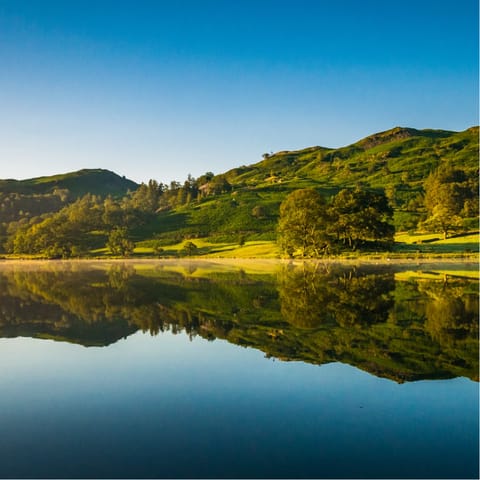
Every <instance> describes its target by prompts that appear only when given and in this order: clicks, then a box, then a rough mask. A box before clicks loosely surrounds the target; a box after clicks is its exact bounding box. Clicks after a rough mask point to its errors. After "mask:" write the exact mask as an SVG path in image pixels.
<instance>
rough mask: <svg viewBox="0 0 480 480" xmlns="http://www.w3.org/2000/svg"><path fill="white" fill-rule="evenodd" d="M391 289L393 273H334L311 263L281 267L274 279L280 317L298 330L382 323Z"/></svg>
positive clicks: (386, 315) (388, 303) (389, 304)
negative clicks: (326, 325)
mask: <svg viewBox="0 0 480 480" xmlns="http://www.w3.org/2000/svg"><path fill="white" fill-rule="evenodd" d="M394 288H395V280H394V275H393V273H384V274H370V275H367V274H366V273H365V272H361V271H357V270H355V269H351V270H348V271H344V272H338V271H332V270H331V269H329V268H328V267H321V266H319V265H318V264H311V263H304V264H302V265H301V266H300V267H298V268H292V267H285V268H283V269H282V270H281V272H280V274H279V276H278V291H279V298H280V304H281V312H282V315H283V317H284V318H285V320H286V321H288V322H289V323H290V324H292V325H295V326H297V327H301V328H316V327H318V326H320V325H322V324H323V325H325V324H331V323H332V322H336V323H337V324H339V325H342V326H347V325H370V324H373V323H379V322H385V321H386V320H387V318H388V312H389V310H390V308H391V307H392V306H393V296H392V292H393V290H394Z"/></svg>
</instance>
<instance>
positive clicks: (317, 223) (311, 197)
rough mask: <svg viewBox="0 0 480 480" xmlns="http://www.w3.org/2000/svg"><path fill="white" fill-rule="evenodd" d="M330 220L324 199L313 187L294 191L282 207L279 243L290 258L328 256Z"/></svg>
mask: <svg viewBox="0 0 480 480" xmlns="http://www.w3.org/2000/svg"><path fill="white" fill-rule="evenodd" d="M328 221H329V217H328V212H327V208H326V205H325V201H324V199H323V197H322V196H321V195H320V194H319V193H318V192H317V191H315V190H313V189H311V188H305V189H301V190H295V191H294V192H292V193H290V194H289V195H288V196H287V198H286V199H285V200H284V201H283V202H282V204H281V205H280V219H279V223H278V242H279V244H280V248H281V249H282V250H283V251H284V252H285V253H287V254H288V255H289V256H293V255H294V254H295V253H297V252H298V253H299V254H300V256H301V257H315V256H320V255H321V254H323V253H326V252H327V251H328V250H329V247H330V238H329V236H328V235H327V233H326V228H327V225H328Z"/></svg>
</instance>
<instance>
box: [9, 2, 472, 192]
mask: <svg viewBox="0 0 480 480" xmlns="http://www.w3.org/2000/svg"><path fill="white" fill-rule="evenodd" d="M476 124H478V3H477V0H455V1H454V0H451V1H444V0H403V1H402V2H390V1H385V0H362V1H357V0H336V1H334V0H328V1H327V0H288V1H287V0H276V1H274V0H255V1H253V0H237V1H232V0H197V1H194V0H177V1H173V0H170V1H162V0H156V1H153V0H151V1H150V0H148V1H147V0H136V1H129V0H122V1H106V0H104V1H102V0H96V1H93V0H91V1H88V0H84V1H76V0H69V1H48V0H30V1H28V0H22V1H18V0H12V1H8V0H0V178H29V177H34V176H39V175H49V174H54V173H59V172H67V171H72V170H78V169H80V168H108V169H110V170H113V171H115V172H117V173H119V174H121V175H126V176H127V177H129V178H132V179H133V180H136V181H146V180H148V179H149V178H155V179H157V180H159V181H164V182H169V181H170V180H172V179H176V180H183V179H184V178H185V177H186V176H187V174H188V173H191V174H192V175H193V176H200V175H201V174H202V173H204V172H205V171H213V172H214V173H221V172H223V171H226V170H228V169H229V168H233V167H235V166H239V165H246V164H250V163H254V162H256V161H258V160H260V159H261V155H262V153H264V152H275V151H279V150H288V149H290V150H293V149H299V148H303V147H307V146H312V145H322V146H329V147H338V146H342V145H347V144H349V143H352V142H354V141H356V140H358V139H360V138H362V137H364V136H366V135H368V134H371V133H374V132H377V131H381V130H386V129H389V128H392V127H394V126H397V125H400V126H409V127H415V128H442V129H449V130H464V129H466V128H468V127H470V126H472V125H476Z"/></svg>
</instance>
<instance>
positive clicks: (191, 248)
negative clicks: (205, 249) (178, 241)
mask: <svg viewBox="0 0 480 480" xmlns="http://www.w3.org/2000/svg"><path fill="white" fill-rule="evenodd" d="M197 251H198V247H197V246H196V245H195V244H194V243H193V242H190V241H188V242H187V243H185V245H184V246H183V248H182V251H181V253H182V255H185V256H187V257H191V256H192V255H195V254H196V253H197Z"/></svg>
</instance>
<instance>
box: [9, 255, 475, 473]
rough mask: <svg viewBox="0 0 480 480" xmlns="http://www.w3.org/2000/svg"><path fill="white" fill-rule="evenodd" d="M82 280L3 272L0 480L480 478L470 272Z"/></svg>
mask: <svg viewBox="0 0 480 480" xmlns="http://www.w3.org/2000/svg"><path fill="white" fill-rule="evenodd" d="M82 265H83V264H74V263H73V264H69V263H65V264H62V263H58V264H57V263H54V264H49V265H41V264H37V265H35V266H33V267H31V266H22V265H18V264H17V265H15V264H7V265H3V266H2V267H1V268H0V337H1V338H0V364H1V366H2V368H1V371H0V388H1V395H0V432H1V434H0V476H1V477H3V478H5V477H8V478H18V477H29V478H32V477H33V478H40V477H47V478H74V477H76V478H152V477H156V478H176V477H177V478H178V477H182V478H184V477H188V478H205V477H208V478H218V477H220V478H307V477H308V478H477V477H478V460H479V458H478V446H479V445H478V421H479V414H478V400H479V394H478V278H469V277H472V276H473V277H475V274H474V271H475V268H476V266H468V265H450V266H445V265H443V266H438V265H437V266H422V267H413V266H401V267H362V268H360V267H345V266H343V267H342V266H335V265H328V266H325V265H310V264H306V265H298V266H296V267H291V266H285V265H283V266H282V265H274V266H272V267H271V268H268V269H260V268H256V267H255V264H253V263H252V264H250V265H246V266H244V268H243V269H241V268H239V267H227V266H224V265H222V266H220V267H218V266H217V267H215V268H214V267H212V266H211V265H209V264H205V263H200V264H194V263H185V264H180V265H177V264H172V263H157V264H151V265H150V264H142V265H135V266H132V265H128V264H125V265H121V264H114V265H104V266H102V265H99V264H97V265H95V266H93V267H89V266H82ZM413 270H415V271H413ZM469 270H470V271H469ZM477 277H478V276H477ZM86 347H88V348H86ZM245 347H248V348H245Z"/></svg>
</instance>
